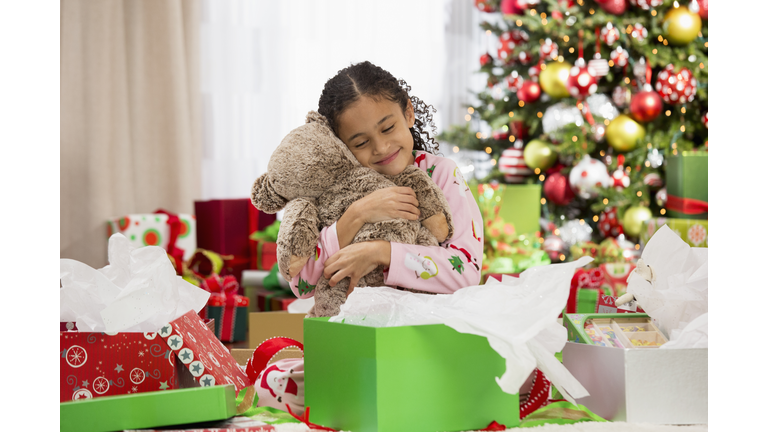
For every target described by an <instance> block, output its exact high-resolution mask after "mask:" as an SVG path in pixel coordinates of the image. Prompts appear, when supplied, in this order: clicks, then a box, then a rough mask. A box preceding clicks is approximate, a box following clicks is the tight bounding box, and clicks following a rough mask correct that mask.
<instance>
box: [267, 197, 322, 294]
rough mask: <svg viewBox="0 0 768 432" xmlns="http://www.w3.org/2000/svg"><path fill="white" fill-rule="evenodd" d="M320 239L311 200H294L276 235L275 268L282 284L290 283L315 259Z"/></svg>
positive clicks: (284, 215) (287, 208)
mask: <svg viewBox="0 0 768 432" xmlns="http://www.w3.org/2000/svg"><path fill="white" fill-rule="evenodd" d="M319 238H320V232H319V231H318V215H317V206H316V205H315V202H314V200H311V199H307V198H296V199H294V200H291V201H289V202H288V204H287V205H286V206H285V211H284V213H283V220H282V221H281V223H280V231H279V232H278V234H277V267H278V270H279V271H280V274H281V275H283V277H284V278H285V280H288V281H290V280H291V279H293V277H294V276H296V275H297V274H299V272H300V271H301V269H302V268H304V265H305V264H306V263H307V261H308V260H309V258H310V257H312V256H314V254H315V250H316V248H317V242H318V239H319Z"/></svg>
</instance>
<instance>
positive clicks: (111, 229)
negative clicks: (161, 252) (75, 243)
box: [107, 213, 197, 261]
mask: <svg viewBox="0 0 768 432" xmlns="http://www.w3.org/2000/svg"><path fill="white" fill-rule="evenodd" d="M178 216H179V220H180V221H181V232H180V233H179V237H178V238H177V239H176V247H177V248H179V249H183V250H184V261H187V260H189V259H190V258H192V255H194V253H195V249H197V225H196V221H195V216H194V215H189V214H179V215H178ZM118 232H119V233H122V234H123V235H124V236H125V237H126V238H127V239H128V240H129V241H130V242H131V246H133V247H135V248H139V247H143V246H161V247H163V248H165V249H166V250H167V247H168V242H169V241H170V234H171V230H170V226H169V225H168V215H166V214H161V213H158V214H154V213H152V214H131V215H127V216H123V217H121V218H118V219H112V220H109V221H107V236H108V237H109V236H111V235H112V234H114V233H118Z"/></svg>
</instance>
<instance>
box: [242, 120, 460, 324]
mask: <svg viewBox="0 0 768 432" xmlns="http://www.w3.org/2000/svg"><path fill="white" fill-rule="evenodd" d="M392 186H408V187H411V188H412V189H413V190H414V192H415V193H416V197H417V199H418V201H419V210H420V211H421V215H420V218H419V221H409V220H406V219H392V220H387V221H382V222H376V223H373V224H365V225H363V227H362V228H361V229H360V231H358V232H357V234H356V235H355V237H354V240H353V241H352V243H358V242H362V241H368V240H386V241H391V242H397V243H406V244H419V245H424V246H437V245H438V243H439V242H443V241H445V240H446V239H447V238H450V237H451V236H452V235H453V225H452V223H451V212H450V208H449V206H448V202H447V201H446V200H445V196H444V195H443V192H442V190H440V188H439V187H437V185H436V184H435V183H434V182H433V181H432V179H430V178H429V176H428V175H427V174H426V173H424V172H423V171H421V170H420V169H419V168H418V167H416V166H413V165H411V166H409V167H407V168H406V169H405V170H404V171H403V172H402V173H400V174H398V175H396V176H383V175H381V174H379V173H377V172H376V171H374V170H372V169H370V168H365V167H363V166H361V165H360V163H359V162H358V161H357V159H355V157H354V155H353V154H352V152H350V151H349V149H348V148H347V146H346V145H345V144H344V143H343V142H341V140H340V139H339V138H338V137H336V135H335V134H334V133H333V130H331V128H330V127H329V125H328V122H327V120H326V119H325V118H324V117H323V116H321V115H320V114H318V113H317V112H314V111H312V112H310V113H309V114H307V120H306V124H304V125H302V126H300V127H298V128H296V129H294V130H293V131H291V132H290V133H289V134H288V135H287V136H286V137H285V138H284V139H283V141H282V142H281V143H280V145H279V146H278V148H277V149H276V150H275V151H274V152H273V153H272V156H271V158H270V160H269V165H268V167H267V173H265V174H264V175H262V176H261V177H259V178H258V179H256V181H255V182H254V184H253V188H252V190H251V200H252V201H253V204H254V205H255V206H256V208H258V209H259V210H261V211H264V212H267V213H274V212H277V211H279V210H281V209H282V208H285V212H284V213H283V219H282V223H281V226H280V231H279V233H278V237H277V257H278V268H279V270H280V273H281V274H282V275H283V277H285V278H286V279H287V280H290V279H291V278H292V277H293V276H295V274H292V273H295V272H296V271H297V270H295V269H301V268H302V267H303V265H304V263H306V262H307V260H308V259H311V258H313V257H314V256H315V246H316V245H317V241H318V237H319V229H321V228H323V227H327V226H330V225H332V224H333V223H334V222H336V221H337V220H338V219H339V218H340V217H341V215H343V214H344V212H345V211H346V210H347V209H348V208H349V206H350V205H351V204H352V203H354V202H355V201H357V200H359V199H360V198H362V197H364V196H366V195H368V194H369V193H371V192H373V191H375V190H378V189H383V188H387V187H392ZM291 269H294V271H293V272H292V271H291ZM383 285H384V275H383V268H382V267H381V266H380V267H379V268H377V269H375V270H374V271H372V272H370V273H368V274H367V275H365V276H363V277H362V278H361V279H360V281H359V282H358V284H357V286H361V287H362V286H383ZM348 286H349V278H345V279H343V280H342V281H340V282H339V283H338V284H336V286H335V287H331V286H330V285H329V284H328V279H326V278H325V277H321V278H320V281H318V283H317V285H316V286H315V294H314V297H315V307H314V310H313V311H312V312H310V315H311V316H334V315H337V314H338V313H339V307H340V306H341V305H342V304H343V303H344V302H345V301H346V293H347V288H348Z"/></svg>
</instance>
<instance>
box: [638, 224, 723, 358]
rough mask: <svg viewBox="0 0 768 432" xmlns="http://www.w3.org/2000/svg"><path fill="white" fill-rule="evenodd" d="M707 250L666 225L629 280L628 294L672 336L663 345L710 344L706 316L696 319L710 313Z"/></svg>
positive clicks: (703, 345) (649, 242)
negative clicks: (696, 245) (681, 236)
mask: <svg viewBox="0 0 768 432" xmlns="http://www.w3.org/2000/svg"><path fill="white" fill-rule="evenodd" d="M707 250H708V249H707V248H695V247H691V246H689V245H688V244H687V243H686V242H684V241H683V240H682V239H681V238H680V236H678V235H677V234H675V233H674V232H673V231H672V230H671V229H670V228H669V227H668V226H666V225H664V226H662V227H661V228H660V229H659V230H658V231H656V233H655V234H654V235H653V237H651V239H650V240H648V243H647V244H646V245H645V248H644V249H643V254H642V257H641V259H640V260H638V263H637V268H636V269H635V270H633V271H632V273H631V274H630V275H629V278H628V279H627V293H630V294H632V295H633V296H634V297H635V299H636V300H637V303H638V305H640V306H641V307H642V308H643V309H644V310H645V312H646V313H648V315H650V317H651V318H653V320H654V322H655V323H656V325H657V326H658V327H659V330H661V332H662V333H664V335H665V336H666V337H667V339H669V341H670V342H668V343H666V344H664V345H662V348H701V347H706V346H707V317H706V316H705V317H704V318H703V319H702V320H698V321H696V319H697V318H699V317H701V316H702V315H706V314H707V312H708V299H707V296H708V278H707V268H708V258H707ZM688 327H690V328H688ZM683 336H685V338H683ZM673 342H674V343H673Z"/></svg>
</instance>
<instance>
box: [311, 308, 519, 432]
mask: <svg viewBox="0 0 768 432" xmlns="http://www.w3.org/2000/svg"><path fill="white" fill-rule="evenodd" d="M504 371H505V360H504V358H502V357H501V356H500V355H499V354H498V353H497V352H496V351H494V350H493V349H492V348H491V346H490V345H489V344H488V340H487V339H486V338H484V337H481V336H477V335H471V334H465V333H459V332H457V331H456V330H454V329H452V328H450V327H447V326H445V325H442V324H436V325H421V326H401V327H386V328H376V327H364V326H357V325H351V324H343V323H332V322H328V318H307V319H305V320H304V372H305V373H304V379H305V404H306V406H307V407H311V409H312V411H311V415H310V420H311V421H312V423H315V424H319V425H323V426H326V427H331V428H333V429H336V430H345V431H380V432H388V431H398V432H411V431H461V430H478V429H483V428H485V427H487V426H488V425H489V424H490V423H491V422H493V421H495V422H497V423H500V424H503V425H506V427H516V426H517V425H519V424H520V418H519V417H520V411H519V399H518V395H517V394H508V393H504V392H503V391H502V390H501V388H500V387H499V385H498V384H497V383H496V379H497V378H496V377H499V376H501V375H502V374H503V373H504Z"/></svg>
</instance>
